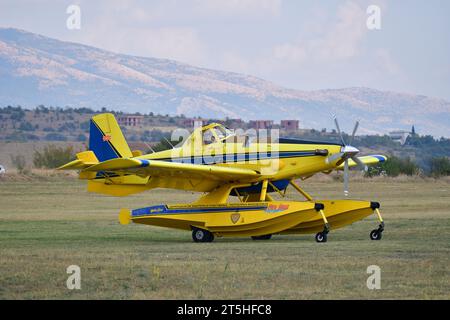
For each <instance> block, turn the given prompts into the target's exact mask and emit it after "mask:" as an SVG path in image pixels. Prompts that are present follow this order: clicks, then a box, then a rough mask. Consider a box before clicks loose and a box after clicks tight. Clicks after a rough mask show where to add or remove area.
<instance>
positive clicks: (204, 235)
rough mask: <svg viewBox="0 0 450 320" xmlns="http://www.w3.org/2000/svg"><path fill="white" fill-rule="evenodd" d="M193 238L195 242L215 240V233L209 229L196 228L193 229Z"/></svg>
mask: <svg viewBox="0 0 450 320" xmlns="http://www.w3.org/2000/svg"><path fill="white" fill-rule="evenodd" d="M192 240H194V242H213V241H214V235H213V234H212V233H211V232H209V231H208V230H204V229H199V228H194V229H192Z"/></svg>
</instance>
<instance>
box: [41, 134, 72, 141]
mask: <svg viewBox="0 0 450 320" xmlns="http://www.w3.org/2000/svg"><path fill="white" fill-rule="evenodd" d="M45 140H48V141H66V140H67V138H66V137H65V136H64V135H62V134H59V133H56V132H55V133H49V134H47V135H46V136H45Z"/></svg>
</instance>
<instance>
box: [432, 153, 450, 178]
mask: <svg viewBox="0 0 450 320" xmlns="http://www.w3.org/2000/svg"><path fill="white" fill-rule="evenodd" d="M430 174H431V175H432V176H434V177H441V176H450V160H449V158H447V157H438V158H432V159H431V160H430Z"/></svg>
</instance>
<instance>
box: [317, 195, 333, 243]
mask: <svg viewBox="0 0 450 320" xmlns="http://www.w3.org/2000/svg"><path fill="white" fill-rule="evenodd" d="M324 208H325V206H324V205H323V204H322V203H316V204H315V207H314V209H316V211H317V212H319V213H320V216H321V217H322V220H323V223H324V225H325V226H324V228H323V231H322V232H319V233H317V234H316V242H319V243H320V242H327V240H328V232H330V225H329V224H328V220H327V217H326V216H325V214H324V213H323V209H324Z"/></svg>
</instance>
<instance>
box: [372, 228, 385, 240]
mask: <svg viewBox="0 0 450 320" xmlns="http://www.w3.org/2000/svg"><path fill="white" fill-rule="evenodd" d="M382 234H383V232H382V231H380V230H379V229H374V230H372V231H371V232H370V240H381V236H382Z"/></svg>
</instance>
